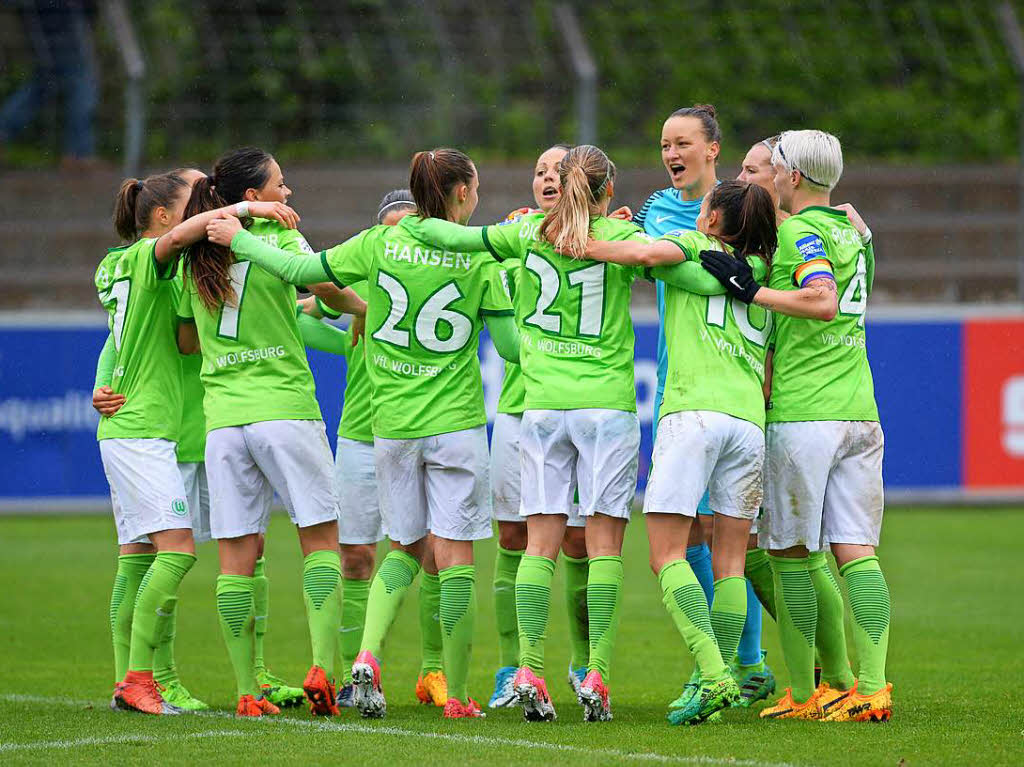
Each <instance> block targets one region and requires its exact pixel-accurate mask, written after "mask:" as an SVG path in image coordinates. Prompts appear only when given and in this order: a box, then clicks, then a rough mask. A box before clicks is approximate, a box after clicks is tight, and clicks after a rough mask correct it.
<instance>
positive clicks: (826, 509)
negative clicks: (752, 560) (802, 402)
mask: <svg viewBox="0 0 1024 767" xmlns="http://www.w3.org/2000/svg"><path fill="white" fill-rule="evenodd" d="M884 447H885V439H884V437H883V436H882V427H881V425H880V424H879V423H878V422H876V421H796V422H792V423H770V424H768V433H767V461H766V471H765V504H764V506H765V508H764V516H763V517H762V518H761V531H760V533H759V534H758V543H759V545H760V546H761V548H764V549H787V548H789V547H790V546H806V547H807V548H808V549H810V550H811V551H821V550H824V549H826V548H828V546H829V544H832V543H855V544H862V545H866V546H877V545H878V536H879V533H880V532H881V529H882V510H883V508H884V505H885V502H884V498H883V492H882V453H883V451H884Z"/></svg>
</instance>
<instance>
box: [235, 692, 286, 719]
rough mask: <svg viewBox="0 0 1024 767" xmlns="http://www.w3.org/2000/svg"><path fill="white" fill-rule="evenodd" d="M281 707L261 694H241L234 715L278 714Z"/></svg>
mask: <svg viewBox="0 0 1024 767" xmlns="http://www.w3.org/2000/svg"><path fill="white" fill-rule="evenodd" d="M280 713H281V709H279V708H278V707H277V706H275V705H274V704H273V703H271V702H270V701H269V700H267V699H266V698H264V697H263V696H262V695H261V696H260V697H258V698H257V697H256V696H255V695H243V696H242V697H241V698H239V699H238V708H237V709H235V716H264V715H273V714H280Z"/></svg>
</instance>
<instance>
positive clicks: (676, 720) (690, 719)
mask: <svg viewBox="0 0 1024 767" xmlns="http://www.w3.org/2000/svg"><path fill="white" fill-rule="evenodd" d="M739 699H740V688H739V687H738V686H737V684H736V680H735V679H733V678H732V677H731V676H727V677H726V678H725V679H721V680H719V681H717V682H702V683H701V686H700V689H699V690H698V691H697V692H696V693H695V694H694V696H693V697H692V698H690V702H689V703H687V704H686V705H685V706H684V707H683V708H677V709H675V710H672V711H669V713H668V721H669V723H670V724H700V723H701V722H704V721H707V720H708V719H709V718H710V717H712V716H714V715H715V714H717V713H718V712H719V711H721V710H722V709H723V708H728V707H729V706H732V705H735V704H736V702H737V701H738V700H739Z"/></svg>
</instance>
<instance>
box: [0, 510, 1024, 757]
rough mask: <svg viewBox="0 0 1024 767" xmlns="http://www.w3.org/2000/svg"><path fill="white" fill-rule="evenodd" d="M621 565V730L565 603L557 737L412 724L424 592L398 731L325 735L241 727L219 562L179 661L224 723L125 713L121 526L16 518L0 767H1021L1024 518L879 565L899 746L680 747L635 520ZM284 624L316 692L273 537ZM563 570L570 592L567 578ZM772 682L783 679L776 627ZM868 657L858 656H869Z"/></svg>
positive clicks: (741, 743)
mask: <svg viewBox="0 0 1024 767" xmlns="http://www.w3.org/2000/svg"><path fill="white" fill-rule="evenodd" d="M634 520H635V521H634V522H633V524H631V525H630V528H629V533H628V535H627V540H626V549H625V552H624V558H625V563H626V594H625V598H624V607H623V613H622V620H621V624H620V627H619V638H618V644H617V651H616V658H615V666H614V669H613V678H612V683H611V684H612V693H613V698H612V700H613V710H614V714H615V720H614V721H613V722H610V723H606V724H590V725H585V724H583V722H582V721H581V715H580V709H579V707H578V706H577V705H576V704H575V701H574V698H573V696H572V695H571V693H570V691H569V688H568V685H567V684H566V681H565V678H564V677H565V668H566V665H567V663H568V649H567V642H566V640H565V637H566V619H565V609H564V606H563V602H562V592H561V583H560V581H559V582H557V583H556V585H555V589H554V593H553V598H552V610H551V615H552V621H551V626H550V628H549V632H548V637H549V638H548V671H547V678H548V684H549V687H550V689H551V692H552V696H553V698H554V702H555V705H556V707H557V709H558V714H559V719H558V721H557V722H554V723H552V724H526V723H524V722H523V721H522V719H521V715H520V713H519V710H518V709H511V710H502V711H488V716H487V719H485V720H482V721H468V720H458V721H450V722H447V721H444V720H442V719H441V713H440V710H439V709H433V708H424V707H421V706H418V705H416V701H415V697H414V695H413V687H414V684H415V680H416V673H417V669H418V658H419V624H418V621H417V619H416V612H415V611H416V604H415V602H416V596H415V591H416V589H415V588H414V589H412V593H411V595H410V598H409V599H408V600H407V603H406V604H405V606H404V607H403V611H402V614H401V615H400V616H399V619H398V621H397V622H396V624H395V628H394V631H393V633H392V636H391V637H390V639H389V644H388V646H387V647H386V649H385V652H384V660H385V666H384V683H385V687H384V689H385V692H386V693H387V695H388V717H387V718H386V719H385V720H383V721H366V720H362V719H360V718H359V716H358V714H357V713H356V712H355V711H354V710H352V709H347V710H343V713H342V716H340V717H337V718H335V719H332V720H312V719H311V718H310V717H309V715H308V714H307V713H306V712H305V711H304V710H303V711H296V710H295V709H292V710H290V711H288V712H287V713H286V714H285V715H284V716H282V717H275V718H270V719H263V720H256V721H239V720H236V719H235V718H234V717H233V716H232V714H231V712H232V711H233V707H234V702H235V701H234V682H233V677H232V674H231V671H230V667H229V665H228V658H227V653H226V651H225V649H224V647H223V644H222V641H221V638H220V633H219V629H218V625H217V618H216V614H215V612H214V599H213V587H214V578H215V575H216V571H217V554H216V548H215V546H214V545H212V544H206V545H204V546H203V547H201V548H200V551H199V562H198V564H197V565H196V567H195V568H194V569H193V570H192V572H191V573H190V574H189V575H188V577H187V578H186V580H185V582H184V584H183V587H182V591H181V594H180V596H181V602H180V604H179V618H178V648H177V658H178V665H179V668H180V671H181V677H182V680H183V681H184V683H185V684H186V685H187V686H188V687H189V688H190V689H191V690H192V692H193V693H194V694H195V695H197V696H198V697H200V698H202V699H204V700H206V701H208V702H209V703H211V704H212V705H213V706H214V707H215V709H216V711H215V712H213V713H211V714H206V715H201V716H180V717H160V718H158V717H146V716H142V715H134V714H126V713H122V714H114V713H112V712H110V711H109V710H108V709H107V707H106V706H107V702H108V701H109V698H110V693H111V689H112V685H113V681H114V680H113V679H112V674H113V671H112V663H113V661H112V657H111V654H112V652H111V649H110V640H109V635H108V632H109V627H108V624H107V604H108V599H109V593H110V586H111V578H112V574H113V569H114V565H113V561H114V554H115V547H114V539H113V525H112V524H111V520H110V518H109V517H107V516H64V517H60V516H53V517H39V516H34V517H27V516H26V517H0V542H2V544H3V557H2V558H0V584H3V586H2V588H0V763H4V764H11V763H42V762H46V763H53V762H76V763H95V764H109V763H111V762H114V763H122V764H123V763H137V764H138V763H155V764H166V763H186V762H190V763H191V762H216V763H218V764H239V765H247V766H249V765H253V764H257V763H264V764H275V763H279V764H283V763H285V762H286V761H287V762H290V763H296V762H305V763H326V762H328V761H330V762H335V763H345V762H349V763H357V764H390V765H399V764H423V765H432V764H449V765H462V764H486V765H491V766H493V765H500V764H513V763H514V764H516V765H517V767H518V766H519V765H533V764H538V765H550V764H552V763H570V762H580V763H585V764H587V765H605V764H607V765H613V764H614V765H620V764H627V765H629V764H695V765H718V764H721V765H750V766H751V767H754V766H758V765H766V766H768V765H813V764H822V765H847V764H849V765H859V766H862V767H863V766H864V765H876V764H877V765H894V766H895V765H907V767H914V766H915V765H923V764H936V765H944V764H986V765H1001V764H1006V765H1010V764H1022V763H1024V730H1022V728H1024V717H1022V713H1021V712H1022V707H1021V700H1022V699H1024V599H1022V598H1021V588H1022V587H1021V583H1022V580H1024V564H1022V560H1021V557H1020V556H1019V549H1020V546H1019V541H1020V540H1022V539H1024V510H974V509H957V510H932V509H906V510H903V509H894V510H892V511H890V512H889V514H888V516H887V519H886V526H885V532H884V545H883V547H882V549H881V555H882V557H883V560H882V562H883V567H884V569H885V574H886V577H887V578H888V581H889V586H890V589H891V591H892V597H893V624H892V630H891V644H890V652H889V675H890V679H891V681H893V682H894V684H895V692H894V703H895V710H894V717H893V721H892V722H890V723H888V724H884V725H837V724H825V723H815V722H762V721H760V720H758V718H757V714H756V711H749V710H735V711H726V712H725V717H724V722H723V723H722V724H718V725H702V726H700V727H695V728H678V727H670V726H669V725H668V724H667V723H666V722H665V719H664V716H665V712H666V704H667V702H668V701H669V700H671V699H672V698H673V697H675V695H676V694H677V693H678V691H679V688H680V686H681V684H682V682H683V681H684V680H685V679H686V677H687V676H688V675H689V672H690V660H689V657H688V654H687V652H686V650H685V648H684V647H683V645H682V642H681V640H680V638H679V636H678V634H677V633H676V631H675V628H674V627H673V625H672V623H671V621H670V620H669V618H668V616H667V615H666V613H665V611H664V609H663V608H662V605H661V599H660V596H661V595H660V593H659V591H658V588H657V582H656V580H655V578H654V576H653V575H652V574H651V572H650V570H649V569H648V567H647V551H646V548H647V543H646V535H645V532H644V529H643V527H644V526H643V520H642V518H641V516H640V515H639V514H638V515H636V516H635V517H634ZM493 553H494V541H486V542H482V543H480V544H479V545H478V546H477V559H478V562H479V570H478V577H477V584H478V595H479V611H478V614H477V628H476V640H475V647H474V656H473V665H472V673H471V678H470V690H471V694H472V695H473V696H474V697H475V698H477V699H478V700H480V701H481V702H486V700H487V698H488V696H489V695H490V691H491V687H492V682H493V676H492V675H493V672H494V670H495V667H496V665H497V650H496V642H495V629H494V615H493V611H492V606H491V594H490V577H491V566H492V562H493ZM267 570H268V574H269V576H270V590H271V607H270V621H269V633H268V635H267V643H266V644H267V659H268V662H269V663H270V666H271V668H272V669H273V671H274V672H275V673H277V674H279V675H280V676H283V677H285V678H286V679H288V680H289V681H291V682H292V683H293V684H296V685H298V684H300V683H301V680H302V677H303V675H304V673H305V671H306V668H307V665H308V663H309V644H308V642H309V640H308V636H307V634H306V626H305V619H304V616H303V606H302V596H301V555H300V552H299V550H298V544H297V539H296V536H295V533H294V532H293V530H291V529H290V526H289V524H288V522H287V519H286V518H285V517H283V516H282V515H275V517H274V519H273V522H272V524H271V530H270V534H269V536H268V544H267ZM560 575H561V568H559V570H558V578H560ZM764 625H765V632H764V633H765V646H766V647H767V649H768V661H769V663H770V664H771V665H772V667H773V668H774V669H775V672H776V674H777V676H778V678H779V683H780V691H781V689H782V688H783V687H785V685H786V672H785V668H784V664H783V662H782V657H781V654H780V652H779V647H778V642H777V640H776V629H775V625H774V624H773V623H772V622H771V620H770V619H769V618H768V617H767V616H766V617H765V624H764ZM851 652H852V644H851Z"/></svg>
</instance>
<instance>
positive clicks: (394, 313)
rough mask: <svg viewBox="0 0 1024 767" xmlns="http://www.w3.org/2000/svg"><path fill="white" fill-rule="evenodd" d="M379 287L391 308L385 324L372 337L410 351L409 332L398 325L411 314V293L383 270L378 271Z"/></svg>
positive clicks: (393, 276)
mask: <svg viewBox="0 0 1024 767" xmlns="http://www.w3.org/2000/svg"><path fill="white" fill-rule="evenodd" d="M381 277H384V278H386V280H387V281H388V282H387V284H385V282H381ZM377 287H379V288H380V289H381V290H383V291H384V292H385V293H387V295H388V300H389V301H390V302H391V306H390V307H389V309H388V316H387V317H386V318H385V319H384V322H383V323H382V324H381V326H380V327H379V328H377V329H376V330H375V331H373V333H371V334H370V337H371V338H373V339H374V340H375V341H381V342H383V343H386V344H391V345H392V346H397V347H398V348H399V349H408V348H409V344H410V338H409V331H408V330H404V329H403V328H400V327H398V323H399V322H401V321H402V320H403V319H405V315H406V314H408V312H409V291H408V290H406V289H405V285H403V284H402V283H401V281H400V280H399V279H398V278H397V277H395V275H393V274H389V273H388V272H385V271H384V270H383V269H380V270H378V271H377ZM399 291H400V292H399ZM403 304H404V305H403Z"/></svg>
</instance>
